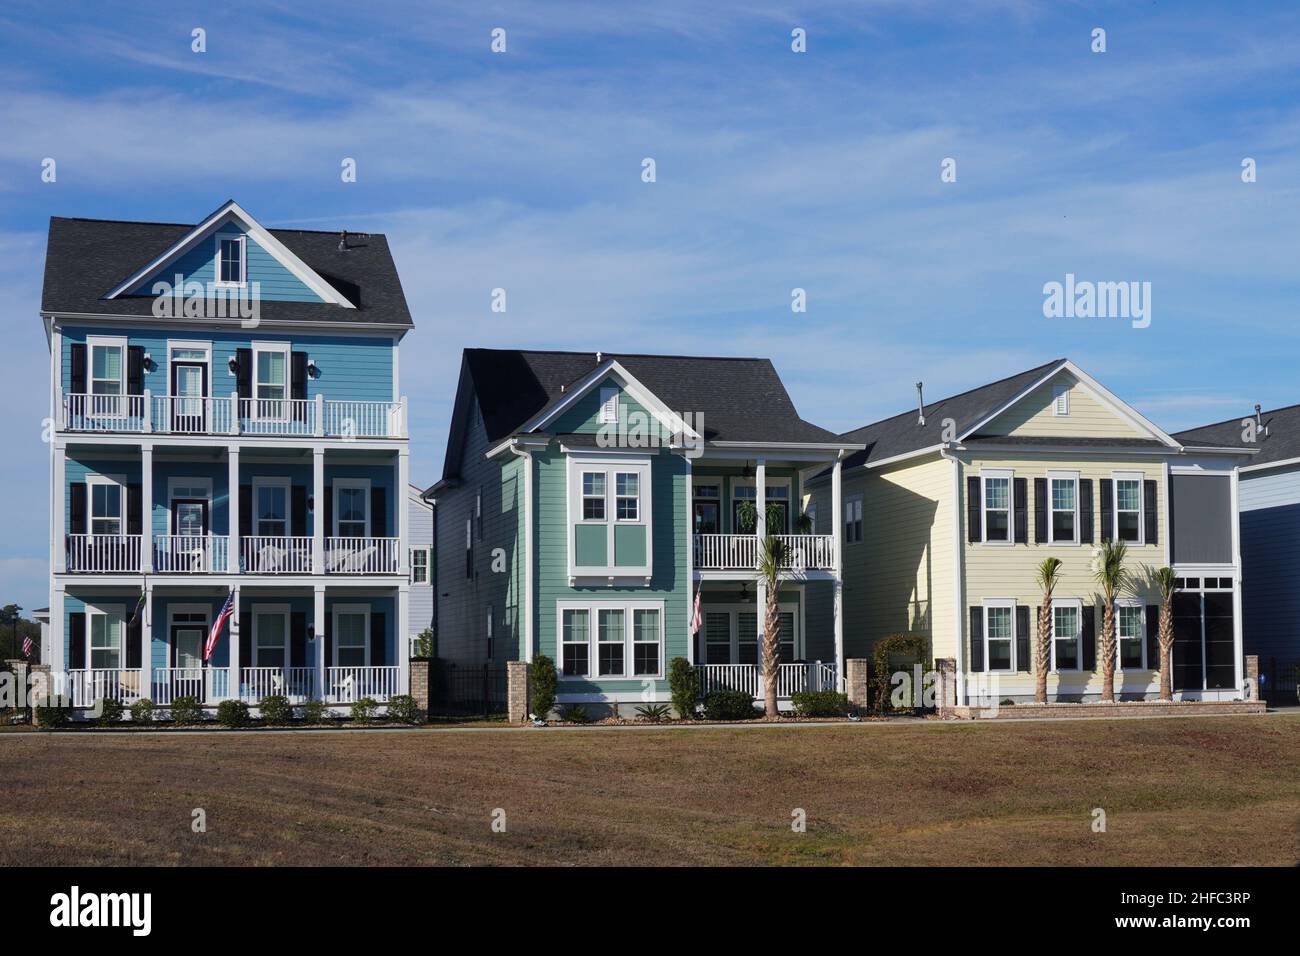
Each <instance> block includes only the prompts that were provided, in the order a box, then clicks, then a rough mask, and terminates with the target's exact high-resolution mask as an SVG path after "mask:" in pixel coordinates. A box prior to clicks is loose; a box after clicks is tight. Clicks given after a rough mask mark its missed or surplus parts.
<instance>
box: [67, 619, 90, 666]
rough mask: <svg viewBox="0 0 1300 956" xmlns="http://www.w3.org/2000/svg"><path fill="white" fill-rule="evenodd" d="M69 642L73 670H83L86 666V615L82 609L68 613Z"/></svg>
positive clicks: (70, 662) (69, 658) (70, 664)
mask: <svg viewBox="0 0 1300 956" xmlns="http://www.w3.org/2000/svg"><path fill="white" fill-rule="evenodd" d="M68 644H69V647H70V648H71V651H72V653H71V654H69V655H68V661H69V666H70V668H71V669H72V670H74V671H76V670H81V669H82V668H84V667H85V666H86V615H85V613H84V612H82V611H73V612H72V613H71V614H69V615H68Z"/></svg>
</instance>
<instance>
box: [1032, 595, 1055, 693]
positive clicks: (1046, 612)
mask: <svg viewBox="0 0 1300 956" xmlns="http://www.w3.org/2000/svg"><path fill="white" fill-rule="evenodd" d="M1051 628H1052V598H1051V596H1050V595H1047V594H1044V595H1043V603H1042V606H1041V607H1039V609H1038V643H1037V645H1036V646H1035V648H1034V701H1035V703H1039V704H1045V703H1047V665H1048V662H1049V661H1050V660H1051V653H1050V651H1051V643H1050V642H1051V633H1052V630H1051Z"/></svg>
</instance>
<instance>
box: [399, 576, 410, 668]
mask: <svg viewBox="0 0 1300 956" xmlns="http://www.w3.org/2000/svg"><path fill="white" fill-rule="evenodd" d="M410 598H411V591H410V588H409V587H408V586H407V585H405V584H403V585H402V586H401V587H400V588H398V591H397V665H398V667H400V668H401V671H400V672H399V673H398V676H397V692H398V693H399V694H409V693H410V692H411V640H410V630H411V600H410Z"/></svg>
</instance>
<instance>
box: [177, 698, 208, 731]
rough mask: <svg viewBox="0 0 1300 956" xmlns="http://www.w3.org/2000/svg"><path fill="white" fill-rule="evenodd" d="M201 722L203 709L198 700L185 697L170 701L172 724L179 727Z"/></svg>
mask: <svg viewBox="0 0 1300 956" xmlns="http://www.w3.org/2000/svg"><path fill="white" fill-rule="evenodd" d="M202 722H203V708H202V706H200V705H199V699H198V698H197V697H192V696H189V695H186V696H184V697H177V698H176V699H175V700H173V701H172V723H174V724H176V725H177V726H180V727H188V726H190V725H191V724H198V723H202Z"/></svg>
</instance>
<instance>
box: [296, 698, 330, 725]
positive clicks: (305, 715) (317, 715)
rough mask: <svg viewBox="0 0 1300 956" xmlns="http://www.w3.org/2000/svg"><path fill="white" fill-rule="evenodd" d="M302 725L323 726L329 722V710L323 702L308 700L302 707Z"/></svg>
mask: <svg viewBox="0 0 1300 956" xmlns="http://www.w3.org/2000/svg"><path fill="white" fill-rule="evenodd" d="M302 719H303V723H307V724H323V723H325V721H327V720H329V708H327V707H326V706H325V701H323V700H309V701H307V702H306V703H305V704H303V705H302Z"/></svg>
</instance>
